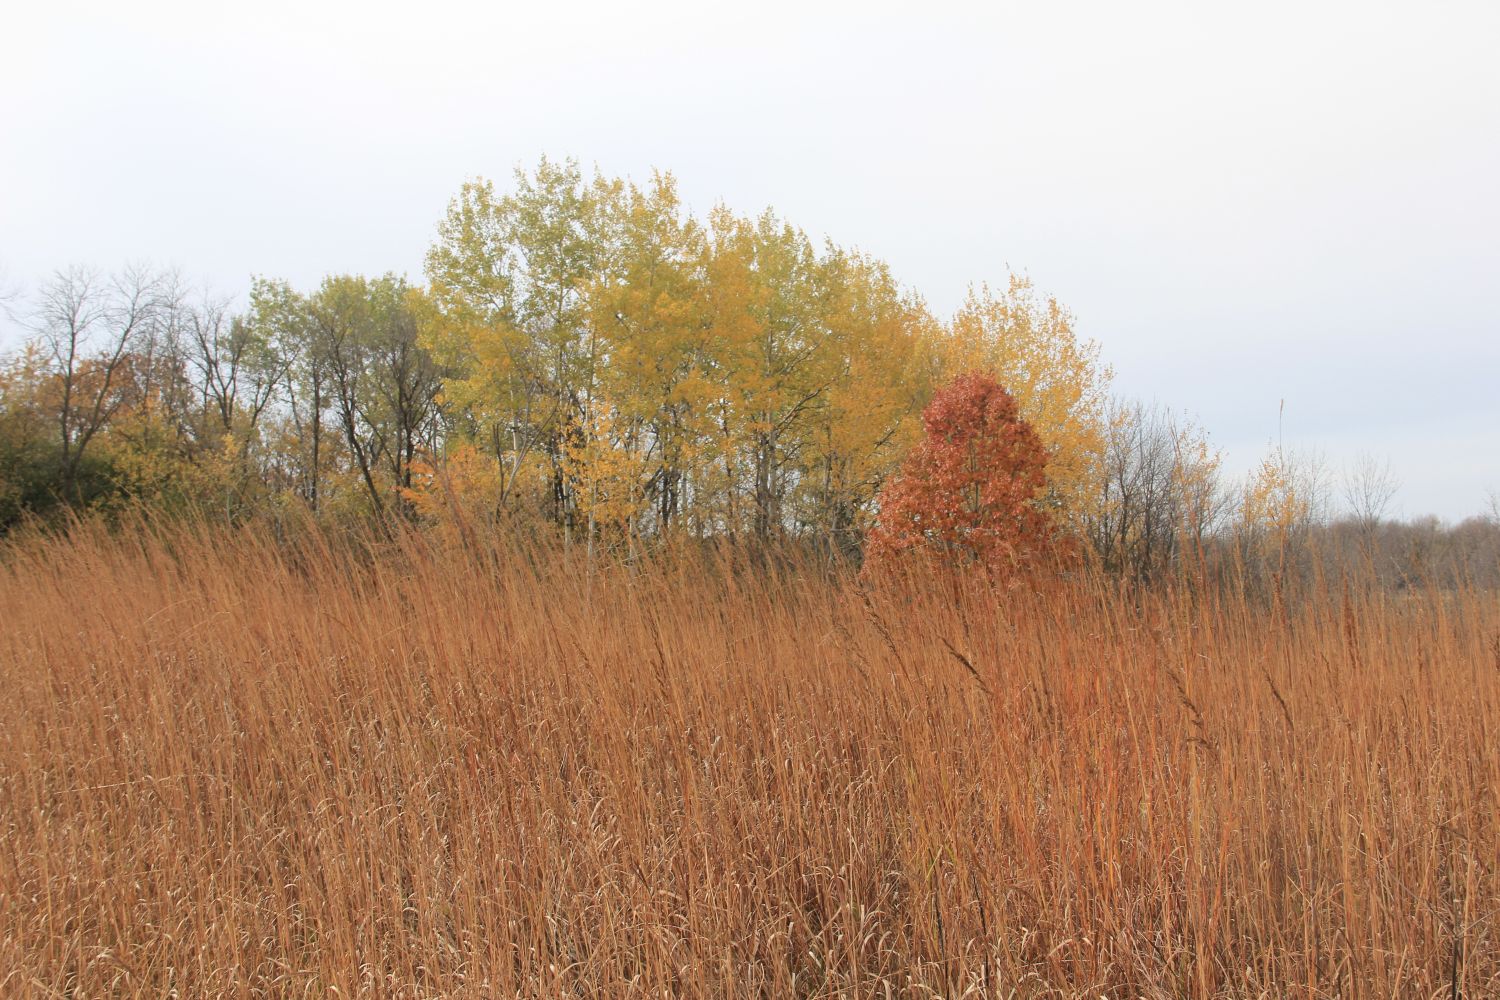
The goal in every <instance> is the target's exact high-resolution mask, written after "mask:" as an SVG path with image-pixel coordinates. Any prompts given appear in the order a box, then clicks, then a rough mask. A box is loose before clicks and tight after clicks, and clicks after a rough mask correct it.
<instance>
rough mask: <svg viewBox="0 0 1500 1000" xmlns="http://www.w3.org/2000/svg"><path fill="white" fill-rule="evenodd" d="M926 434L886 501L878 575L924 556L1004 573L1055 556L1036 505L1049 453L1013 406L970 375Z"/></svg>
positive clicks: (931, 413) (931, 409)
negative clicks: (892, 564) (911, 556)
mask: <svg viewBox="0 0 1500 1000" xmlns="http://www.w3.org/2000/svg"><path fill="white" fill-rule="evenodd" d="M922 424H923V428H924V430H925V437H924V438H923V439H922V441H921V442H920V443H919V444H918V445H917V446H916V448H915V449H914V450H913V451H912V452H911V454H910V455H909V456H908V457H907V458H906V460H905V461H904V462H903V463H902V466H901V471H900V472H899V473H898V474H897V475H896V477H895V478H894V479H893V480H892V481H891V482H890V483H888V484H887V485H886V487H885V488H884V489H883V490H882V491H881V493H880V500H879V503H880V514H879V520H878V522H877V524H876V527H875V530H874V531H873V532H872V533H871V535H870V539H869V548H868V555H869V557H870V559H871V560H872V563H873V564H874V565H881V564H884V563H888V562H889V561H890V560H891V559H892V557H894V556H897V555H899V554H901V553H906V552H912V551H919V552H926V553H931V554H936V555H939V556H941V557H944V558H946V559H949V560H953V561H956V562H958V563H960V564H963V565H970V564H978V565H983V566H985V567H988V568H990V569H992V570H995V571H999V572H1002V573H1003V572H1010V571H1013V570H1016V569H1020V568H1024V567H1027V566H1032V565H1035V564H1036V563H1038V562H1039V561H1041V560H1043V559H1045V558H1046V557H1047V556H1048V555H1049V554H1050V553H1052V552H1053V551H1054V550H1055V545H1056V540H1057V534H1056V528H1055V527H1054V525H1053V523H1052V521H1051V520H1050V519H1049V518H1048V517H1047V515H1046V513H1045V512H1044V511H1043V510H1042V509H1041V508H1040V507H1039V505H1038V502H1037V501H1038V499H1039V498H1040V496H1041V494H1042V492H1043V491H1044V490H1045V488H1046V482H1047V480H1046V463H1047V455H1046V451H1045V449H1044V447H1043V445H1042V442H1041V439H1040V438H1039V437H1038V435H1037V433H1036V431H1034V430H1033V429H1032V428H1031V425H1030V424H1028V423H1027V422H1026V421H1025V420H1024V419H1023V418H1022V417H1021V415H1020V412H1019V410H1018V408H1017V406H1016V401H1015V397H1013V396H1012V395H1011V394H1010V393H1009V392H1007V391H1006V390H1005V389H1004V388H1002V387H1001V386H1000V384H999V383H998V382H996V381H995V379H994V378H992V377H991V376H989V375H987V374H983V373H979V372H970V373H967V374H964V375H960V376H958V377H957V378H955V379H954V380H953V381H952V382H950V383H949V384H948V385H947V386H945V387H943V388H942V389H941V390H939V391H938V393H937V394H936V395H935V396H934V397H933V399H932V402H931V403H929V404H928V405H927V408H926V409H925V410H924V411H923V413H922Z"/></svg>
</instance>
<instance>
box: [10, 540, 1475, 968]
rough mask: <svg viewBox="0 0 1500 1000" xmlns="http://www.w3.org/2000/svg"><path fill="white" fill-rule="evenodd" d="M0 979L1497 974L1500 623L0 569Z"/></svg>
mask: <svg viewBox="0 0 1500 1000" xmlns="http://www.w3.org/2000/svg"><path fill="white" fill-rule="evenodd" d="M0 615H3V625H0V685H3V690H4V698H3V700H0V996H6V997H10V996H39V997H41V996H69V997H102V996H152V997H157V996H168V995H176V996H181V997H201V996H240V997H266V996H278V997H279V996H287V997H332V996H343V997H353V996H371V997H375V996H379V997H438V996H453V997H491V996H495V997H511V996H524V997H596V996H597V997H647V996H651V997H664V996H669V997H777V998H781V997H789V998H790V997H887V996H890V997H950V998H957V997H1089V998H1097V997H1109V998H1125V997H1151V998H1156V997H1200V998H1206V997H1293V996H1295V997H1346V998H1357V997H1397V996H1400V997H1408V996H1409V997H1429V996H1444V997H1448V996H1464V997H1486V996H1497V995H1500V930H1497V927H1496V923H1497V920H1500V917H1497V916H1496V907H1497V906H1500V880H1497V871H1496V868H1497V864H1500V858H1497V850H1500V816H1497V813H1500V808H1497V801H1496V792H1497V790H1500V748H1497V733H1500V608H1497V606H1496V603H1495V601H1494V599H1493V598H1492V597H1486V596H1484V595H1481V594H1477V593H1472V592H1469V593H1459V594H1455V595H1447V596H1446V597H1442V596H1439V595H1429V596H1425V597H1419V598H1407V599H1402V600H1396V599H1393V598H1389V597H1384V596H1381V595H1378V594H1364V593H1361V592H1359V591H1350V592H1348V593H1345V592H1343V591H1342V590H1339V589H1337V588H1324V589H1322V590H1318V591H1316V592H1313V593H1310V594H1302V595H1299V596H1298V598H1297V599H1296V600H1287V601H1284V602H1283V601H1270V602H1265V603H1258V602H1253V601H1248V600H1245V599H1240V598H1224V597H1217V596H1213V595H1203V594H1200V595H1197V596H1194V595H1191V594H1188V593H1186V592H1181V591H1178V592H1173V591H1162V592H1158V593H1127V592H1124V591H1121V590H1119V589H1117V588H1116V587H1114V586H1112V585H1110V584H1109V583H1107V582H1106V581H1102V580H1088V579H1075V580H1071V581H1068V582H1065V583H1056V584H1050V585H1047V586H1044V587H1041V588H1037V587H1017V588H1014V589H1011V590H1006V591H1001V592H996V591H993V590H990V589H988V588H986V587H983V586H980V585H978V584H962V583H957V582H954V581H951V580H949V581H943V580H937V579H930V580H916V581H907V582H906V583H905V584H903V585H899V586H894V585H893V586H888V587H884V588H881V589H868V588H865V587H863V586H861V585H860V584H859V582H858V581H857V579H855V578H853V577H851V576H848V575H844V574H840V573H825V572H818V571H815V570H814V569H812V568H811V567H807V566H799V565H798V564H797V563H796V562H795V561H791V562H781V563H777V564H774V565H766V566H760V567H757V566H754V565H751V564H750V562H749V561H747V560H746V559H745V558H744V557H743V556H741V555H739V554H735V553H727V554H723V555H720V556H715V557H695V558H682V559H678V560H675V561H673V562H670V563H669V562H666V561H663V562H660V563H657V564H652V565H649V566H636V567H629V566H622V565H614V564H611V565H603V564H600V565H598V566H596V567H593V568H592V569H590V568H589V567H588V566H587V565H586V564H585V563H584V562H583V561H582V560H581V559H580V558H578V556H577V555H576V554H572V555H570V554H564V553H549V552H545V551H539V550H538V551H528V550H526V549H524V548H521V547H515V546H510V547H508V546H501V545H497V546H478V547H476V546H473V545H470V546H468V547H464V546H458V545H454V544H448V543H444V542H441V541H439V540H437V539H436V538H435V537H433V536H422V535H418V534H411V535H403V536H401V537H399V538H397V539H395V540H388V541H383V542H378V543H377V542H375V541H371V540H363V541H361V540H357V539H356V540H352V541H351V540H339V539H336V538H333V537H331V536H329V535H325V534H319V533H316V532H308V533H304V534H301V535H299V536H297V537H295V538H291V539H284V540H282V541H279V542H278V541H275V540H273V539H272V537H271V536H270V535H269V534H267V533H264V532H253V531H243V532H229V531H224V530H210V529H185V530H183V531H181V532H180V533H176V534H173V533H168V532H163V531H151V530H140V531H136V532H131V533H125V534H116V535H110V534H107V533H105V532H103V531H102V530H99V529H93V528H86V527H85V528H80V529H78V530H76V531H75V532H74V533H73V534H72V536H71V537H69V538H67V539H54V540H50V541H30V542H21V543H16V544H13V545H11V546H10V547H9V548H7V549H6V550H4V551H3V554H0Z"/></svg>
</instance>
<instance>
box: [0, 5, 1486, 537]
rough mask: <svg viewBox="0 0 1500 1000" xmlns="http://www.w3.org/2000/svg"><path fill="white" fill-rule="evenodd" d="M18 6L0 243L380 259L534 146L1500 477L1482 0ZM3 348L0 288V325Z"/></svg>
mask: <svg viewBox="0 0 1500 1000" xmlns="http://www.w3.org/2000/svg"><path fill="white" fill-rule="evenodd" d="M712 8H713V5H709V4H706V3H682V4H677V3H654V2H653V3H626V2H620V0H616V2H613V3H603V4H579V3H572V4H567V3H540V2H538V3H529V4H526V5H509V4H505V3H482V4H481V3H475V4H472V5H470V4H456V3H451V2H428V3H422V4H417V3H405V4H401V5H387V4H375V3H362V4H331V3H322V4H320V3H313V2H307V3H281V2H272V3H253V4H250V3H241V4H222V3H212V2H202V0H198V2H193V3H155V2H150V0H141V2H138V3H134V4H118V3H111V4H80V3H60V2H53V3H27V2H24V0H20V2H17V3H14V4H12V5H10V7H9V9H8V10H7V12H6V14H5V16H4V17H3V19H0V24H3V31H0V268H3V270H4V273H5V274H6V275H7V277H8V279H9V281H10V283H11V284H20V285H23V286H25V287H27V288H34V287H35V286H36V284H37V283H38V282H39V281H40V280H42V279H43V278H44V277H45V276H46V275H47V274H48V273H49V272H50V271H51V270H52V269H54V268H57V267H60V266H63V265H66V264H70V263H86V264H92V265H95V266H99V267H104V268H110V267H114V266H117V265H119V264H121V263H123V262H126V261H149V262H155V263H159V264H169V265H175V266H177V267H179V268H180V269H181V270H182V271H183V273H184V274H185V275H186V276H188V277H191V278H196V279H198V280H200V281H203V282H206V283H208V284H210V285H212V286H214V287H215V288H217V289H219V290H221V291H223V292H232V293H242V292H243V291H244V290H245V288H246V286H247V284H248V279H249V276H250V275H251V274H252V273H258V274H267V275H271V276H278V277H285V278H288V279H290V280H292V281H294V282H297V283H300V284H312V283H314V282H315V281H317V280H318V279H319V278H320V277H321V276H322V275H324V274H326V273H329V272H345V271H352V272H383V271H386V270H395V271H398V272H405V273H407V274H409V275H411V276H412V277H414V278H419V277H420V274H421V261H422V255H423V253H424V251H425V249H426V247H427V245H428V243H429V241H430V239H431V237H432V234H433V230H434V227H435V225H436V223H437V220H438V218H439V217H440V215H441V214H442V212H443V209H444V207H445V205H446V204H447V201H448V199H449V198H450V197H451V196H452V195H453V194H454V193H455V192H456V191H457V189H458V187H459V185H460V184H461V183H462V182H463V180H464V179H465V178H467V177H470V176H474V175H483V176H489V177H493V178H495V179H496V180H497V181H501V182H505V181H507V180H508V177H509V174H510V171H511V169H512V168H513V167H515V166H516V165H518V164H521V165H528V166H529V165H532V164H534V163H535V161H536V160H537V158H538V157H539V156H540V155H541V154H543V153H547V154H549V155H552V156H558V157H561V156H569V155H571V156H576V157H577V158H579V159H580V160H582V161H583V162H584V163H585V165H592V164H597V165H598V166H599V167H600V168H601V169H602V170H603V171H604V172H605V173H607V174H612V175H630V176H634V177H637V178H642V177H644V176H646V175H647V174H648V172H649V170H650V168H651V167H652V166H659V167H662V168H664V169H669V170H671V171H673V172H674V173H675V174H676V175H677V176H678V179H679V182H680V184H681V187H682V190H683V193H684V194H685V196H686V197H687V199H688V200H689V202H690V203H691V205H692V206H693V208H694V209H696V210H699V211H704V210H707V209H708V208H709V207H710V206H711V205H712V204H713V202H715V201H716V200H719V199H722V200H724V201H726V202H727V203H728V204H729V205H730V206H731V207H733V208H734V209H736V210H738V211H741V212H754V211H758V210H759V209H761V208H762V207H764V206H766V205H772V206H775V207H776V208H777V209H778V210H779V211H780V212H781V213H782V214H783V215H785V216H786V217H787V218H788V219H789V220H790V221H792V222H793V223H795V224H798V225H800V226H802V227H804V228H805V229H807V230H808V231H809V233H811V234H813V235H815V236H822V235H828V236H831V237H832V238H833V239H835V240H837V241H838V242H840V243H843V244H846V245H853V246H858V247H860V248H861V249H864V250H867V251H870V252H872V253H874V254H876V255H878V256H880V257H883V258H885V259H886V260H887V261H889V262H890V263H891V265H892V268H893V269H894V271H895V272H896V274H897V275H898V277H900V278H901V279H902V280H903V281H904V282H906V283H907V284H909V285H911V286H913V287H914V288H916V289H917V290H919V291H920V292H921V293H923V294H924V295H925V296H926V298H927V299H928V301H929V303H930V304H931V305H932V306H933V308H934V309H935V310H937V311H939V312H941V313H946V312H948V311H950V310H951V309H952V308H953V307H954V306H955V305H956V304H957V303H958V301H959V300H960V298H961V297H962V295H963V291H964V289H965V287H966V286H967V285H968V284H969V283H970V282H972V281H980V280H986V279H987V280H990V281H992V282H1001V281H1003V280H1004V277H1005V274H1006V268H1007V265H1010V266H1012V267H1014V268H1016V269H1017V270H1021V271H1025V272H1026V273H1028V274H1029V275H1030V276H1031V277H1032V278H1033V279H1034V280H1035V281H1036V283H1037V284H1038V286H1039V287H1040V288H1042V289H1043V290H1044V291H1047V292H1051V293H1053V294H1056V295H1057V296H1058V297H1059V298H1060V299H1062V301H1064V302H1065V303H1067V304H1068V305H1069V306H1070V307H1071V308H1072V309H1073V311H1074V312H1075V314H1076V315H1077V317H1078V320H1079V328H1080V331H1081V332H1082V333H1083V334H1084V335H1085V336H1088V337H1092V338H1094V339H1097V340H1098V341H1099V342H1100V343H1101V344H1102V346H1103V351H1104V355H1105V357H1106V359H1107V360H1108V361H1109V362H1110V363H1112V364H1113V365H1114V367H1115V369H1116V371H1117V375H1118V378H1117V384H1118V387H1119V388H1120V389H1121V390H1122V391H1124V392H1126V393H1129V394H1132V395H1136V396H1141V397H1145V398H1147V399H1156V400H1159V401H1161V402H1163V403H1165V404H1168V405H1170V406H1171V407H1173V408H1175V409H1179V410H1186V411H1189V412H1191V413H1194V414H1196V415H1197V417H1198V418H1199V419H1200V420H1201V421H1202V422H1203V423H1204V424H1205V425H1206V426H1207V427H1208V428H1209V429H1210V430H1211V431H1212V432H1213V435H1214V438H1215V440H1216V442H1217V443H1218V444H1220V445H1221V446H1223V447H1224V448H1225V449H1226V450H1227V452H1228V454H1229V456H1230V460H1231V464H1232V466H1233V467H1234V469H1235V470H1236V471H1237V470H1240V469H1243V468H1248V466H1249V465H1250V464H1251V463H1252V462H1253V461H1254V460H1255V458H1256V457H1257V455H1258V454H1259V453H1261V452H1262V451H1263V450H1264V449H1265V448H1266V447H1267V445H1268V444H1269V443H1270V442H1271V441H1272V439H1274V438H1275V437H1276V436H1277V433H1278V426H1277V412H1278V407H1279V405H1280V402H1281V400H1283V399H1284V400H1285V401H1286V410H1285V421H1284V427H1283V431H1282V433H1283V434H1284V438H1285V441H1286V443H1287V445H1288V446H1289V447H1305V448H1315V449H1320V450H1321V451H1322V452H1323V453H1324V454H1325V455H1326V457H1327V458H1328V460H1329V461H1330V463H1331V464H1332V465H1334V466H1337V465H1339V464H1340V463H1342V462H1344V461H1345V460H1346V459H1350V458H1352V457H1353V456H1354V455H1356V454H1358V453H1360V452H1371V453H1374V454H1377V455H1380V456H1389V457H1390V459H1391V461H1392V463H1393V467H1394V469H1395V471H1396V473H1397V475H1398V476H1399V477H1400V478H1401V480H1402V482H1403V484H1404V486H1403V489H1402V491H1401V493H1400V494H1399V496H1398V499H1397V503H1398V505H1399V507H1400V508H1401V511H1402V512H1404V513H1406V514H1420V513H1426V512H1435V513H1438V514H1440V515H1443V516H1445V517H1448V518H1451V519H1456V518H1460V517H1462V516H1465V515H1467V514H1470V513H1475V512H1477V511H1478V510H1479V509H1480V508H1481V507H1482V506H1483V504H1484V497H1485V492H1486V490H1488V489H1493V488H1500V281H1497V279H1500V3H1496V2H1479V0H1475V2H1468V3H1444V2H1435V0H1429V2H1425V3H1402V4H1384V5H1382V4H1379V3H1372V2H1357V3H1310V2H1299V3H1285V4H1283V3H1256V4H1248V3H1247V4H1233V5H1231V4H1219V3H1205V2H1195V3H1182V4H1162V3H1150V4H1142V3H1100V4H1081V3H1065V2H1031V3H1026V4H1012V3H995V4H986V5H983V6H982V7H981V6H980V5H974V6H973V7H968V6H964V5H952V6H945V5H942V4H937V3H926V4H922V3H902V4H894V5H890V6H888V7H887V6H882V5H879V4H872V3H859V4H850V5H831V4H818V3H814V2H810V0H809V2H803V3H797V4H790V5H785V6H781V5H777V4H735V5H733V6H732V7H730V6H728V5H725V6H724V7H723V9H722V10H720V9H712ZM0 338H3V340H0V342H3V343H4V344H6V345H9V346H13V345H14V343H15V342H16V338H17V332H16V329H15V325H14V324H12V325H11V329H10V330H9V331H7V333H5V334H3V335H0Z"/></svg>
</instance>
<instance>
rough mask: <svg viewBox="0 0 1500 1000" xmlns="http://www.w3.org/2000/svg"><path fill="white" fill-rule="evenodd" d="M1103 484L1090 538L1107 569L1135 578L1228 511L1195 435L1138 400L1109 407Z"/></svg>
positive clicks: (1193, 541)
mask: <svg viewBox="0 0 1500 1000" xmlns="http://www.w3.org/2000/svg"><path fill="white" fill-rule="evenodd" d="M1102 487H1103V489H1102V494H1101V496H1100V498H1099V499H1100V503H1099V506H1098V510H1097V511H1096V513H1095V514H1094V515H1092V516H1091V517H1090V519H1089V522H1088V527H1087V530H1088V534H1089V538H1090V541H1091V542H1092V543H1093V546H1094V549H1095V551H1096V552H1097V553H1098V554H1099V556H1100V558H1101V559H1102V560H1103V562H1104V565H1105V566H1106V567H1107V568H1108V569H1110V570H1112V571H1114V572H1118V573H1123V574H1126V575H1128V576H1133V577H1136V578H1138V579H1148V578H1151V577H1156V576H1160V575H1161V574H1162V573H1164V572H1166V571H1167V570H1168V569H1170V568H1172V567H1173V566H1174V565H1176V564H1177V563H1178V561H1179V560H1180V559H1181V558H1182V556H1183V555H1184V554H1185V552H1186V551H1190V550H1192V549H1198V548H1201V546H1202V545H1203V544H1204V542H1205V540H1206V539H1207V538H1208V537H1209V536H1210V535H1212V534H1213V533H1214V532H1215V531H1216V530H1218V528H1219V527H1220V525H1221V524H1222V522H1223V521H1224V519H1225V517H1226V516H1227V512H1228V507H1229V495H1228V494H1227V493H1226V492H1225V490H1224V489H1223V487H1222V484H1221V483H1220V481H1219V476H1218V458H1217V455H1216V454H1215V453H1213V452H1212V451H1211V449H1209V447H1208V445H1207V441H1206V439H1205V438H1204V437H1203V436H1202V434H1201V432H1199V431H1198V430H1197V429H1196V428H1195V427H1194V426H1193V425H1192V424H1191V423H1187V422H1180V421H1179V420H1177V419H1176V418H1175V417H1174V416H1173V415H1172V414H1171V413H1170V412H1168V411H1166V410H1164V409H1162V408H1161V407H1157V406H1150V407H1148V406H1144V405H1142V404H1140V403H1116V404H1114V406H1113V409H1112V412H1111V415H1110V418H1109V433H1108V436H1107V438H1106V440H1105V450H1104V477H1103V480H1102Z"/></svg>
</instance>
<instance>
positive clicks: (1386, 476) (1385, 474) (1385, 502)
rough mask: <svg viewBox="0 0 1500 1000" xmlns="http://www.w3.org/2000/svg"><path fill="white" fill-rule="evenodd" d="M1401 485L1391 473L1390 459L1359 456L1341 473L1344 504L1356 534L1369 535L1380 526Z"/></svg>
mask: <svg viewBox="0 0 1500 1000" xmlns="http://www.w3.org/2000/svg"><path fill="white" fill-rule="evenodd" d="M1400 489H1401V482H1400V480H1398V479H1397V478H1396V477H1395V475H1394V474H1393V473H1392V472H1391V462H1390V459H1378V458H1376V457H1375V456H1374V455H1369V454H1363V455H1360V456H1359V457H1358V458H1356V459H1355V460H1354V463H1353V464H1352V465H1350V466H1349V468H1347V469H1345V470H1344V503H1345V504H1346V505H1347V507H1348V510H1349V515H1350V517H1351V518H1352V519H1353V521H1354V523H1355V525H1356V526H1358V528H1359V530H1360V532H1361V533H1362V534H1364V535H1366V536H1368V535H1370V534H1371V533H1372V532H1374V530H1375V529H1376V528H1377V527H1378V526H1379V525H1380V522H1381V521H1382V520H1383V519H1384V518H1385V515H1386V512H1387V510H1389V508H1390V505H1391V501H1392V500H1393V499H1395V496H1396V493H1397V491H1398V490H1400Z"/></svg>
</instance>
